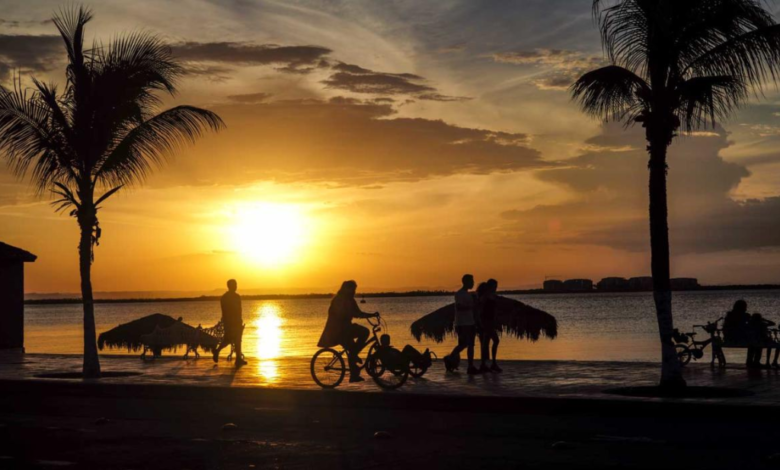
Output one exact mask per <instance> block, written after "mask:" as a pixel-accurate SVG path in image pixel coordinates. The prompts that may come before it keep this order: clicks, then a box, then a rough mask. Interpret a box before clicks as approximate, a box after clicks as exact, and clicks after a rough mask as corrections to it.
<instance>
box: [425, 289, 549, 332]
mask: <svg viewBox="0 0 780 470" xmlns="http://www.w3.org/2000/svg"><path fill="white" fill-rule="evenodd" d="M495 313H496V319H495V324H496V327H497V328H498V329H499V332H500V333H502V334H508V335H511V336H514V337H515V338H520V339H523V338H527V339H528V340H530V341H536V340H538V339H539V337H540V336H546V337H547V338H550V339H555V337H556V336H558V321H557V320H556V319H555V317H554V316H552V315H550V314H549V313H547V312H543V311H541V310H539V309H537V308H534V307H531V306H530V305H526V304H524V303H523V302H520V301H519V300H514V299H510V298H508V297H503V296H500V295H499V296H497V298H496V312H495ZM454 323H455V304H449V305H445V306H444V307H442V308H440V309H438V310H436V311H435V312H432V313H429V314H428V315H425V316H424V317H422V318H420V319H419V320H417V321H416V322H414V323H412V335H414V337H415V338H416V339H417V341H422V338H423V336H425V337H426V338H428V339H432V340H434V341H436V342H437V343H441V342H442V341H444V337H445V336H446V335H447V334H453V333H454V332H455V326H454Z"/></svg>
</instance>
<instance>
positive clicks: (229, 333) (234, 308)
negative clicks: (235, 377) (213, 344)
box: [214, 279, 246, 367]
mask: <svg viewBox="0 0 780 470" xmlns="http://www.w3.org/2000/svg"><path fill="white" fill-rule="evenodd" d="M227 288H228V291H227V292H225V293H224V294H222V298H221V299H220V301H219V303H220V305H221V306H222V326H223V327H224V328H225V335H224V336H223V337H222V342H221V343H220V344H219V346H217V349H215V350H214V362H219V353H220V351H222V350H223V349H224V348H225V347H226V346H228V345H230V344H232V345H233V346H234V351H235V353H236V367H241V366H243V365H245V364H246V361H245V360H244V355H243V354H242V352H241V337H242V336H243V334H244V320H243V318H242V309H241V296H240V295H238V293H237V292H236V290H237V289H238V283H237V282H236V280H235V279H231V280H229V281H228V282H227Z"/></svg>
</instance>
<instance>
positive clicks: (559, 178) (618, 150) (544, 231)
mask: <svg viewBox="0 0 780 470" xmlns="http://www.w3.org/2000/svg"><path fill="white" fill-rule="evenodd" d="M587 145H588V148H594V149H597V150H594V151H587V152H586V153H584V154H582V155H581V156H579V157H577V158H575V159H573V160H570V161H567V162H566V163H567V164H568V165H566V166H565V167H561V168H554V169H550V170H544V171H541V172H539V173H538V176H539V178H541V179H542V180H544V181H548V182H551V183H554V184H558V185H563V186H565V187H566V188H568V189H569V190H571V191H572V192H573V193H574V196H575V198H574V200H573V201H572V202H569V203H564V204H558V205H544V206H537V207H534V208H532V209H528V210H515V211H507V212H504V213H503V214H502V216H503V217H504V218H505V219H507V220H510V221H511V222H510V223H509V224H508V225H507V226H506V227H504V232H503V234H504V236H505V238H506V239H507V240H515V241H518V242H519V241H521V240H522V241H523V242H530V243H532V244H560V245H603V246H608V247H611V248H616V249H621V250H626V251H631V252H646V251H647V250H648V249H649V229H648V225H647V224H648V221H647V201H648V195H647V178H648V174H647V155H646V153H645V151H644V150H643V145H644V142H643V129H641V128H639V127H636V128H631V129H629V130H627V131H624V130H623V129H622V127H621V126H619V125H611V126H607V127H605V128H604V132H603V133H602V134H601V135H599V136H597V137H595V138H593V139H590V140H589V141H588V142H587ZM729 145H730V143H729V141H728V136H727V133H726V132H725V131H724V130H723V129H721V128H718V129H716V130H715V131H714V132H708V133H700V134H698V135H694V136H689V137H680V138H678V139H676V141H675V143H674V144H673V145H672V147H671V149H670V152H669V182H668V186H669V188H668V189H669V225H670V240H671V243H672V252H673V253H674V254H678V255H679V254H686V253H710V252H720V251H727V250H752V249H757V248H765V247H778V246H780V235H778V234H780V198H768V199H765V200H749V201H735V200H733V199H731V197H730V196H729V195H730V193H731V192H732V191H733V190H734V189H735V188H736V187H737V186H738V185H739V183H740V182H741V181H742V180H743V179H744V178H747V177H748V176H750V173H749V172H748V170H747V169H746V168H745V167H744V166H742V165H739V164H736V163H732V162H728V161H725V160H724V159H723V158H722V157H721V156H720V152H721V151H722V150H723V149H725V148H726V147H728V146H729Z"/></svg>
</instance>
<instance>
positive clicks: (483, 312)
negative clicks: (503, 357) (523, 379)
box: [479, 279, 502, 373]
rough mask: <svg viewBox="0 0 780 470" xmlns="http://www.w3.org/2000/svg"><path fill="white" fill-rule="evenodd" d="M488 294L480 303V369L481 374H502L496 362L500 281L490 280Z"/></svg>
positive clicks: (486, 293) (487, 285) (487, 288)
mask: <svg viewBox="0 0 780 470" xmlns="http://www.w3.org/2000/svg"><path fill="white" fill-rule="evenodd" d="M485 285H486V289H485V290H486V292H485V295H484V296H483V299H481V301H480V303H481V306H482V308H481V309H480V319H479V320H480V321H479V324H480V326H481V331H480V335H479V345H480V347H481V349H482V365H481V366H480V367H479V371H480V372H481V373H484V372H501V371H502V370H501V368H500V367H498V363H497V362H496V354H497V353H498V343H499V339H498V329H497V328H496V297H497V295H498V294H497V292H498V281H496V280H495V279H488V281H487V282H486V283H485ZM491 341H492V342H493V349H492V352H493V363H492V364H491V365H490V367H488V365H487V363H488V360H489V359H490V342H491Z"/></svg>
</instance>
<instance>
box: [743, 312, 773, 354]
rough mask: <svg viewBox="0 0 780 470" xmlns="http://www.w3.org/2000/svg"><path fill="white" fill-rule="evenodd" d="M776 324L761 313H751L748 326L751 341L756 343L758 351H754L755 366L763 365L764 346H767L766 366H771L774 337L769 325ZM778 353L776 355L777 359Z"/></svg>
mask: <svg viewBox="0 0 780 470" xmlns="http://www.w3.org/2000/svg"><path fill="white" fill-rule="evenodd" d="M770 326H775V322H773V321H771V320H765V319H764V317H762V316H761V314H760V313H754V314H753V315H750V320H749V321H748V327H749V329H750V335H751V341H752V342H753V343H754V344H756V345H757V346H756V351H754V352H753V355H754V357H753V367H761V351H762V347H764V346H765V347H766V367H767V368H769V356H770V355H771V354H772V346H771V343H772V337H771V335H770V334H769V327H770ZM776 359H777V355H775V360H776Z"/></svg>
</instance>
